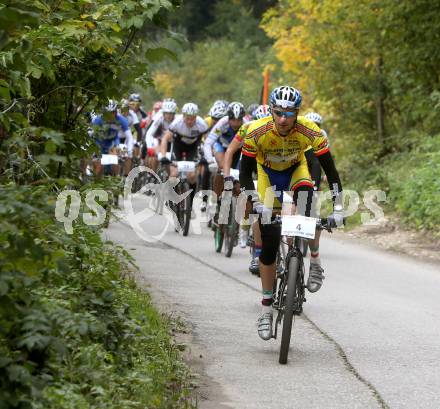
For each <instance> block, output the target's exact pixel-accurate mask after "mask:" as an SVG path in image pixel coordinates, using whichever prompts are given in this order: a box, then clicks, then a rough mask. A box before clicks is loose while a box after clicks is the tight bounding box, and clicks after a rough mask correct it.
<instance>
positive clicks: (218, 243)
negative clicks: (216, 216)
mask: <svg viewBox="0 0 440 409" xmlns="http://www.w3.org/2000/svg"><path fill="white" fill-rule="evenodd" d="M223 239H224V233H223V229H222V228H221V227H220V226H216V228H215V230H214V244H215V251H216V252H217V253H220V252H221V251H222V247H223Z"/></svg>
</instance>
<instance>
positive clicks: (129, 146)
mask: <svg viewBox="0 0 440 409" xmlns="http://www.w3.org/2000/svg"><path fill="white" fill-rule="evenodd" d="M124 136H125V144H126V145H127V151H128V157H129V158H131V157H132V156H133V147H134V138H133V134H132V132H131V129H130V128H129V129H127V130H126V131H124Z"/></svg>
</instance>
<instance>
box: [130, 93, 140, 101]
mask: <svg viewBox="0 0 440 409" xmlns="http://www.w3.org/2000/svg"><path fill="white" fill-rule="evenodd" d="M128 100H129V101H130V102H142V98H141V96H140V95H139V94H130V96H129V97H128Z"/></svg>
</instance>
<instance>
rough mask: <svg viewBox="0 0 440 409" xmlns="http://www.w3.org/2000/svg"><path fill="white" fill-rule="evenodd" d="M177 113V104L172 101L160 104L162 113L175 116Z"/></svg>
mask: <svg viewBox="0 0 440 409" xmlns="http://www.w3.org/2000/svg"><path fill="white" fill-rule="evenodd" d="M176 111H177V104H176V103H175V102H174V100H164V101H163V103H162V112H164V113H171V114H175V113H176Z"/></svg>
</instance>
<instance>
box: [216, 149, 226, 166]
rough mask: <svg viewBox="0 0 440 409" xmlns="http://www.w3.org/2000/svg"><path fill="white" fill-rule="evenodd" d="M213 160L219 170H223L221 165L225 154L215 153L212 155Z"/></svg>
mask: <svg viewBox="0 0 440 409" xmlns="http://www.w3.org/2000/svg"><path fill="white" fill-rule="evenodd" d="M214 156H215V160H216V162H217V165H218V167H219V169H223V165H224V163H225V154H224V152H215V154H214Z"/></svg>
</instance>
